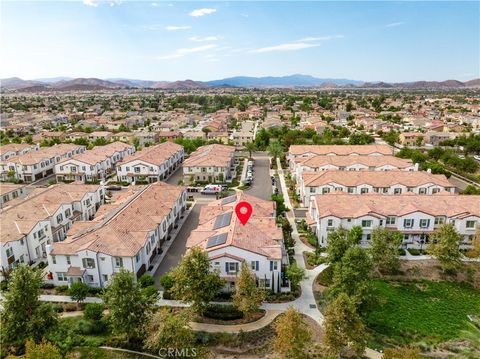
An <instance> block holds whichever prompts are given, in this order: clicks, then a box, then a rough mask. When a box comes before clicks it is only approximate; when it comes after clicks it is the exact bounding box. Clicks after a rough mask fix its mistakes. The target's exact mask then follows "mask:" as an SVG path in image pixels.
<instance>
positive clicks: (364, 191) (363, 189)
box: [360, 188, 368, 194]
mask: <svg viewBox="0 0 480 359" xmlns="http://www.w3.org/2000/svg"><path fill="white" fill-rule="evenodd" d="M364 193H368V188H361V189H360V194H364Z"/></svg>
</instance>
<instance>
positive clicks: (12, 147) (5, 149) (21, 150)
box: [0, 143, 40, 161]
mask: <svg viewBox="0 0 480 359" xmlns="http://www.w3.org/2000/svg"><path fill="white" fill-rule="evenodd" d="M39 148H40V146H39V145H38V144H36V145H33V144H32V145H30V144H28V143H9V144H7V145H3V146H0V160H2V161H6V160H8V159H9V158H10V157H16V156H21V155H24V154H26V153H28V152H30V151H37V150H38V149H39Z"/></svg>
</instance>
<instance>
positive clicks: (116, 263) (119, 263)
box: [115, 257, 123, 268]
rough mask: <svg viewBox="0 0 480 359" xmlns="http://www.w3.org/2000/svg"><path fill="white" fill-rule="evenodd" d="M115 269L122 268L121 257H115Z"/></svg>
mask: <svg viewBox="0 0 480 359" xmlns="http://www.w3.org/2000/svg"><path fill="white" fill-rule="evenodd" d="M115 267H116V268H122V267H123V258H122V257H115Z"/></svg>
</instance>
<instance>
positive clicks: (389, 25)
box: [385, 21, 405, 27]
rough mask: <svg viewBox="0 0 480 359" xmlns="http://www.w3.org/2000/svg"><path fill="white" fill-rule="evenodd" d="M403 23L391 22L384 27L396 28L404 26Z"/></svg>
mask: <svg viewBox="0 0 480 359" xmlns="http://www.w3.org/2000/svg"><path fill="white" fill-rule="evenodd" d="M404 24H405V23H404V22H403V21H399V22H392V23H391V24H387V25H385V27H396V26H401V25H404Z"/></svg>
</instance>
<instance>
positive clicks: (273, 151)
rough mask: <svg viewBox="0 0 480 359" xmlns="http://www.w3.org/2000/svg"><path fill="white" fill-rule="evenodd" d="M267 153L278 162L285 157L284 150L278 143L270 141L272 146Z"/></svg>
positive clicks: (269, 146)
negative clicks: (278, 159)
mask: <svg viewBox="0 0 480 359" xmlns="http://www.w3.org/2000/svg"><path fill="white" fill-rule="evenodd" d="M267 152H268V154H269V155H270V156H272V157H273V158H274V159H275V160H276V159H277V158H278V157H281V156H282V155H283V148H282V146H281V145H280V143H279V142H278V141H270V144H269V145H268V147H267Z"/></svg>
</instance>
